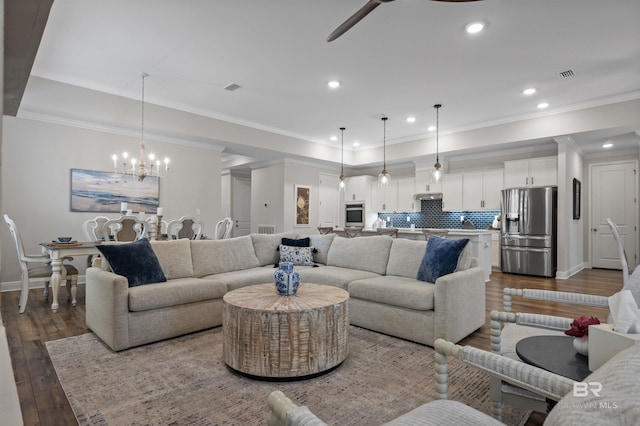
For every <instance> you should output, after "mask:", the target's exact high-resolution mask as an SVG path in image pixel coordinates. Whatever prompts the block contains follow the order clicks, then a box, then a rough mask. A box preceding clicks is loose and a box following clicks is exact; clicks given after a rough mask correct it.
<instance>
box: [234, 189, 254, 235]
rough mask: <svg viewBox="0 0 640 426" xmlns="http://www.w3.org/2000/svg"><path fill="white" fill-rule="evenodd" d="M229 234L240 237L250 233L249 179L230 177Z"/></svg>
mask: <svg viewBox="0 0 640 426" xmlns="http://www.w3.org/2000/svg"><path fill="white" fill-rule="evenodd" d="M231 217H232V218H233V231H232V232H231V236H233V237H240V236H242V235H249V234H250V233H251V179H247V178H240V177H235V176H232V177H231Z"/></svg>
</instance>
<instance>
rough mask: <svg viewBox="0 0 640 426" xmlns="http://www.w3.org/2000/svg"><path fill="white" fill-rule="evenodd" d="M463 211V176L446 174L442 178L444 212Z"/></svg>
mask: <svg viewBox="0 0 640 426" xmlns="http://www.w3.org/2000/svg"><path fill="white" fill-rule="evenodd" d="M462 210H463V207H462V175H461V174H446V175H444V176H443V177H442V211H445V212H455V211H462Z"/></svg>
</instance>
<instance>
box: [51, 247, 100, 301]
mask: <svg viewBox="0 0 640 426" xmlns="http://www.w3.org/2000/svg"><path fill="white" fill-rule="evenodd" d="M98 244H100V241H95V242H82V241H69V242H68V243H61V242H55V241H53V242H50V243H40V246H42V247H43V249H44V251H46V252H47V254H48V255H49V258H50V259H51V281H50V282H49V283H50V284H51V288H52V293H53V301H52V303H51V310H52V311H53V312H54V313H56V312H58V307H59V304H58V290H59V289H60V279H61V277H62V262H63V261H64V258H66V257H73V256H91V255H94V254H98V253H99V251H98V248H97V245H98ZM72 303H73V305H74V306H75V304H76V301H75V300H73V301H72Z"/></svg>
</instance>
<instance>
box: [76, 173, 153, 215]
mask: <svg viewBox="0 0 640 426" xmlns="http://www.w3.org/2000/svg"><path fill="white" fill-rule="evenodd" d="M159 197H160V182H159V179H158V178H157V177H146V178H144V180H143V181H142V182H140V181H138V179H137V178H136V177H135V176H131V175H121V174H115V173H113V172H100V171H96V170H84V169H71V211H72V212H100V213H120V206H121V203H127V208H128V209H131V210H132V211H133V212H134V213H139V212H145V213H155V212H156V211H157V209H158V205H159V201H160V200H159Z"/></svg>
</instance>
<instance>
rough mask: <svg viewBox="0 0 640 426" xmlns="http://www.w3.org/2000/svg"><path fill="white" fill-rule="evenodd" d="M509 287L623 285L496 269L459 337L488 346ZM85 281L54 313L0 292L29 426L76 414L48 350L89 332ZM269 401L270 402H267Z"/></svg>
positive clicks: (555, 306) (524, 306)
mask: <svg viewBox="0 0 640 426" xmlns="http://www.w3.org/2000/svg"><path fill="white" fill-rule="evenodd" d="M505 287H513V288H531V289H543V290H557V291H571V292H576V293H587V294H597V295H601V296H610V295H612V294H614V293H616V292H617V291H619V290H620V289H621V288H622V273H621V272H620V271H612V270H604V269H585V270H583V271H581V272H579V273H578V274H576V275H574V276H573V277H570V278H569V279H567V280H556V279H548V278H537V277H529V276H523V275H514V274H503V273H500V272H494V273H492V274H491V281H489V282H488V283H487V285H486V305H487V315H486V318H487V322H486V323H485V325H484V326H483V327H481V328H480V329H479V330H477V331H476V332H474V333H473V334H472V335H470V336H468V337H467V338H465V339H464V340H462V341H461V342H460V344H462V345H472V346H475V347H478V348H481V349H485V350H490V329H491V327H490V323H489V312H490V311H492V310H498V311H501V310H503V298H502V294H503V293H502V291H503V289H504V288H505ZM84 295H85V293H84V286H82V285H81V286H78V294H77V300H78V306H76V307H73V306H72V305H71V302H70V301H68V300H67V293H66V288H63V289H61V290H60V294H59V300H60V308H59V310H58V313H56V314H53V313H52V312H51V307H50V306H51V296H49V298H48V300H45V299H44V298H43V296H42V289H35V290H31V291H30V293H29V303H28V305H27V310H26V312H25V313H24V314H19V313H18V297H19V292H17V291H15V292H5V293H0V298H1V299H2V300H1V303H0V306H1V309H2V319H3V321H4V324H5V327H6V329H7V340H8V343H9V351H10V354H11V360H12V363H13V370H14V376H15V377H16V384H17V387H18V395H19V397H20V406H21V409H22V415H23V418H24V423H25V425H68V424H74V423H75V416H74V414H73V411H72V410H71V407H70V406H69V403H68V401H67V399H66V397H65V395H64V391H63V390H62V388H61V386H60V383H59V382H58V378H57V376H56V373H55V370H54V369H53V365H52V364H51V360H50V358H49V354H48V352H47V350H46V346H45V343H46V342H47V341H51V340H56V339H62V338H66V337H71V336H76V335H79V334H83V333H88V332H89V329H88V328H87V327H86V324H85V305H84ZM513 312H532V313H539V314H546V315H558V316H564V317H569V318H572V317H575V316H578V315H594V316H597V317H599V318H600V320H601V321H603V322H605V321H606V315H607V310H606V309H599V308H593V307H585V306H577V305H568V304H562V303H550V302H540V301H526V300H522V299H520V298H514V302H513ZM265 404H266V403H265ZM544 418H545V416H544V415H543V414H539V413H533V414H532V415H531V416H530V418H529V420H528V421H527V426H539V425H541V424H542V423H543V422H544Z"/></svg>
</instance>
